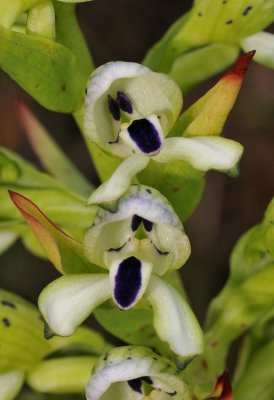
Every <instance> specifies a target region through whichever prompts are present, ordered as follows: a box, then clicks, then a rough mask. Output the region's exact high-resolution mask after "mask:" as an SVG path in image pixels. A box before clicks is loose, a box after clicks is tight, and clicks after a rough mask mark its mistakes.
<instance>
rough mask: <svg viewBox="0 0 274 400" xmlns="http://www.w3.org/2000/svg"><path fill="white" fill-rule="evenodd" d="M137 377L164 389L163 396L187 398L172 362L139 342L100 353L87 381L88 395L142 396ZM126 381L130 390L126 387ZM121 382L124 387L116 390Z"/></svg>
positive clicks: (121, 398)
mask: <svg viewBox="0 0 274 400" xmlns="http://www.w3.org/2000/svg"><path fill="white" fill-rule="evenodd" d="M139 378H141V380H143V381H145V382H147V383H149V384H150V385H151V386H152V387H155V388H156V389H158V390H159V391H161V392H163V393H165V394H166V397H163V399H165V400H166V399H169V398H173V399H174V400H179V399H180V400H190V396H189V393H188V390H187V387H186V385H185V384H184V382H183V381H182V377H181V375H180V371H179V370H178V369H177V368H176V367H175V365H174V364H172V363H171V362H170V361H169V360H167V359H165V358H162V357H161V356H159V355H158V354H156V353H154V352H153V351H152V350H150V349H148V348H146V347H141V346H125V347H118V348H115V349H113V350H111V351H110V352H108V353H106V354H105V355H104V356H102V357H101V358H100V359H99V360H98V361H97V363H96V364H95V367H94V374H93V376H92V377H91V379H90V380H89V383H88V385H87V389H86V395H87V399H88V400H97V399H99V398H100V399H101V398H102V399H113V400H118V399H119V400H128V399H134V400H135V399H142V398H143V396H144V394H142V393H143V389H142V384H141V385H140V383H141V382H140V380H139ZM124 381H125V382H124ZM118 382H119V383H118ZM126 382H127V385H128V388H130V391H128V390H127V389H125V386H124V383H126ZM121 383H123V386H122V387H123V389H124V390H121V389H120V390H121V391H120V393H119V392H118V393H117V392H116V389H118V388H120V386H119V385H120V384H121ZM140 392H141V393H140ZM111 395H112V397H111ZM105 396H106V397H105Z"/></svg>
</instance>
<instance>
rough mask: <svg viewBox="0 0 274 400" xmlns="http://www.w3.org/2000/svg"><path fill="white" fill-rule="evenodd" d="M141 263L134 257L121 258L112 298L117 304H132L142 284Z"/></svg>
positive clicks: (123, 305)
mask: <svg viewBox="0 0 274 400" xmlns="http://www.w3.org/2000/svg"><path fill="white" fill-rule="evenodd" d="M141 268H142V263H141V261H140V260H138V259H137V258H136V257H133V256H131V257H129V258H126V259H125V260H123V261H122V262H121V263H120V265H119V268H118V271H117V274H116V276H115V288H114V298H115V300H116V302H117V303H118V305H120V306H121V307H122V308H127V307H129V306H130V305H132V304H133V303H134V301H135V299H136V297H137V295H138V293H139V291H140V289H141V285H142V272H141Z"/></svg>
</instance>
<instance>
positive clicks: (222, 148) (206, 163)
mask: <svg viewBox="0 0 274 400" xmlns="http://www.w3.org/2000/svg"><path fill="white" fill-rule="evenodd" d="M242 153H243V146H242V145H241V144H240V143H237V142H235V141H234V140H230V139H224V138H222V137H213V136H211V137H204V136H200V137H195V138H191V139H190V138H183V137H180V138H175V137H174V138H168V139H166V140H165V143H164V146H163V148H162V150H161V151H160V153H159V154H158V155H157V156H155V157H153V159H154V160H155V161H158V162H161V163H166V162H172V161H178V160H180V161H187V162H189V163H190V164H191V165H192V166H193V167H194V168H197V169H199V170H202V171H208V170H209V169H217V170H220V171H229V170H232V169H233V168H235V167H236V166H237V163H238V162H239V159H240V157H241V155H242Z"/></svg>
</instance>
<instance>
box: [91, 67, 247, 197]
mask: <svg viewBox="0 0 274 400" xmlns="http://www.w3.org/2000/svg"><path fill="white" fill-rule="evenodd" d="M182 105H183V100H182V94H181V91H180V88H179V86H178V85H177V84H176V83H175V81H173V80H172V79H171V78H169V77H168V76H166V75H164V74H160V73H155V72H152V71H150V70H149V69H148V68H147V67H144V66H142V65H139V64H136V63H128V62H110V63H108V64H106V65H104V66H102V67H101V68H98V69H97V70H95V71H94V73H93V74H92V75H91V77H90V80H89V83H88V88H87V95H86V110H85V116H84V131H85V134H86V136H87V137H88V139H90V140H91V141H92V142H94V143H96V144H97V145H98V146H99V148H101V149H102V150H103V151H105V152H108V153H110V154H112V155H114V156H118V157H121V158H125V160H124V161H123V162H122V163H121V164H120V165H119V166H118V168H117V169H116V171H115V172H114V173H113V175H112V177H111V178H110V179H109V180H108V181H106V182H105V183H104V184H103V185H101V186H100V187H99V188H98V189H97V190H96V191H95V192H93V193H92V195H91V197H90V199H89V204H104V203H109V204H111V202H113V201H115V200H116V199H117V198H119V197H120V196H121V195H122V194H123V193H124V192H125V191H126V190H127V188H128V187H129V185H130V182H131V180H132V178H133V177H134V176H135V175H136V174H137V173H139V172H140V171H142V170H143V169H144V168H145V167H146V166H147V165H148V163H149V161H150V159H152V160H154V161H156V162H159V163H169V162H174V161H186V162H188V163H189V164H191V165H192V166H193V167H194V168H196V169H198V170H201V171H207V170H209V169H216V170H220V171H226V172H227V171H230V170H233V169H234V168H235V166H236V165H237V163H238V161H239V159H240V157H241V154H242V151H243V147H242V146H241V145H240V144H239V143H237V142H235V141H233V140H229V139H224V138H221V137H217V136H196V137H191V138H189V137H170V138H167V135H168V133H169V132H170V130H171V128H172V127H173V125H174V123H175V122H176V120H177V118H178V116H179V114H180V112H181V109H182Z"/></svg>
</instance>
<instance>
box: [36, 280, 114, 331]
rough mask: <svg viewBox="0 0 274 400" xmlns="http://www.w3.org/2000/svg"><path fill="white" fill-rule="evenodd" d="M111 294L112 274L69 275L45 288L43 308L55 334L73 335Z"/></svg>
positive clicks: (40, 304) (40, 300)
mask: <svg viewBox="0 0 274 400" xmlns="http://www.w3.org/2000/svg"><path fill="white" fill-rule="evenodd" d="M110 297H111V289H110V284H109V277H108V275H106V274H93V275H91V274H81V275H67V276H62V277H61V278H59V279H56V280H55V281H53V282H52V283H50V284H49V285H48V286H47V287H46V288H45V289H44V290H43V291H42V293H41V294H40V296H39V308H40V311H41V313H42V314H43V317H44V318H45V321H46V322H47V323H48V325H49V327H50V328H51V329H52V331H53V332H54V333H55V334H57V335H60V336H70V335H72V334H73V333H74V332H75V330H76V328H77V327H78V326H79V325H80V324H81V323H82V322H83V321H84V320H85V319H86V318H87V317H88V316H89V314H91V313H92V311H93V309H94V308H96V307H97V306H98V305H100V304H101V303H103V302H104V301H106V300H107V299H108V298H110Z"/></svg>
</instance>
